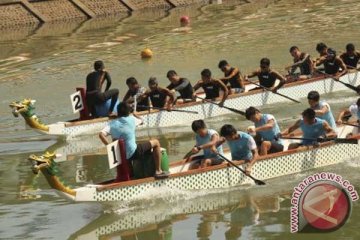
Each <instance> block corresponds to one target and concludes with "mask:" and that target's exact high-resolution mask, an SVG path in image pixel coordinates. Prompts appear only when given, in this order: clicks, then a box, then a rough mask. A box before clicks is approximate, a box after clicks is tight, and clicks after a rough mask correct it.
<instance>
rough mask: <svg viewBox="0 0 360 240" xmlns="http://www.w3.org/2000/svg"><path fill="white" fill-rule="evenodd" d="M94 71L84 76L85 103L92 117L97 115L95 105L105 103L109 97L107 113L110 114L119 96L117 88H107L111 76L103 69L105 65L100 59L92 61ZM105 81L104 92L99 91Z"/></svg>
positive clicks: (109, 84)
mask: <svg viewBox="0 0 360 240" xmlns="http://www.w3.org/2000/svg"><path fill="white" fill-rule="evenodd" d="M94 70H95V71H94V72H92V73H89V74H88V75H87V77H86V104H87V107H88V108H89V111H90V113H91V116H92V117H97V116H98V115H97V114H96V110H95V105H97V104H102V103H105V102H106V101H107V100H109V99H111V104H110V108H109V115H112V114H113V113H112V112H113V110H114V107H115V104H116V101H117V100H118V97H119V90H118V89H116V88H114V89H109V88H110V86H111V77H110V74H109V73H108V72H106V71H105V65H104V63H103V62H102V61H96V62H95V63H94ZM104 81H106V88H105V91H104V92H101V87H102V85H103V83H104Z"/></svg>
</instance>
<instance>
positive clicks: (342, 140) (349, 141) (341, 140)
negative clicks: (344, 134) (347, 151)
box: [279, 137, 358, 144]
mask: <svg viewBox="0 0 360 240" xmlns="http://www.w3.org/2000/svg"><path fill="white" fill-rule="evenodd" d="M279 138H281V139H290V140H307V141H314V142H327V141H334V142H335V143H346V144H358V140H357V139H350V138H296V137H279Z"/></svg>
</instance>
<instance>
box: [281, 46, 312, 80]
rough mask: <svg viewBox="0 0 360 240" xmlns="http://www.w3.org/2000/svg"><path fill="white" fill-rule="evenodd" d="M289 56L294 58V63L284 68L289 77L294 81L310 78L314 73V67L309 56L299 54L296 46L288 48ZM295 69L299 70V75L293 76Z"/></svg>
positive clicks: (303, 53)
mask: <svg viewBox="0 0 360 240" xmlns="http://www.w3.org/2000/svg"><path fill="white" fill-rule="evenodd" d="M290 54H291V56H292V57H293V58H294V63H293V64H292V65H290V66H287V67H286V68H285V70H287V71H289V75H290V76H292V77H294V78H295V79H307V78H310V77H311V76H312V74H313V71H314V65H313V62H312V61H311V59H310V54H308V53H305V52H301V51H300V50H299V48H298V47H297V46H292V47H291V48H290ZM297 68H299V69H300V75H298V76H295V71H296V69H297Z"/></svg>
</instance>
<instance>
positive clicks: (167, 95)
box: [140, 77, 175, 110]
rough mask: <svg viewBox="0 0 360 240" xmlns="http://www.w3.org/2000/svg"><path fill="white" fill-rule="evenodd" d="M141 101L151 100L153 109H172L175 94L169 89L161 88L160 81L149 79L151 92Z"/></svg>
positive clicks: (147, 91)
mask: <svg viewBox="0 0 360 240" xmlns="http://www.w3.org/2000/svg"><path fill="white" fill-rule="evenodd" d="M140 98H141V99H144V98H145V99H147V98H150V100H151V104H152V106H153V107H157V108H164V107H166V109H167V110H171V109H172V105H173V103H174V100H175V97H174V94H173V93H172V92H171V91H170V90H169V89H167V88H162V87H159V84H158V81H157V80H156V78H155V77H151V78H150V79H149V90H146V92H145V93H144V94H143V95H142V96H141V97H140Z"/></svg>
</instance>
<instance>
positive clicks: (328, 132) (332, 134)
mask: <svg viewBox="0 0 360 240" xmlns="http://www.w3.org/2000/svg"><path fill="white" fill-rule="evenodd" d="M323 127H324V129H325V132H326V134H325V135H326V137H327V138H335V137H336V136H337V135H336V133H335V131H334V129H332V128H331V127H330V125H329V124H328V123H327V122H326V121H324V123H323Z"/></svg>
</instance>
